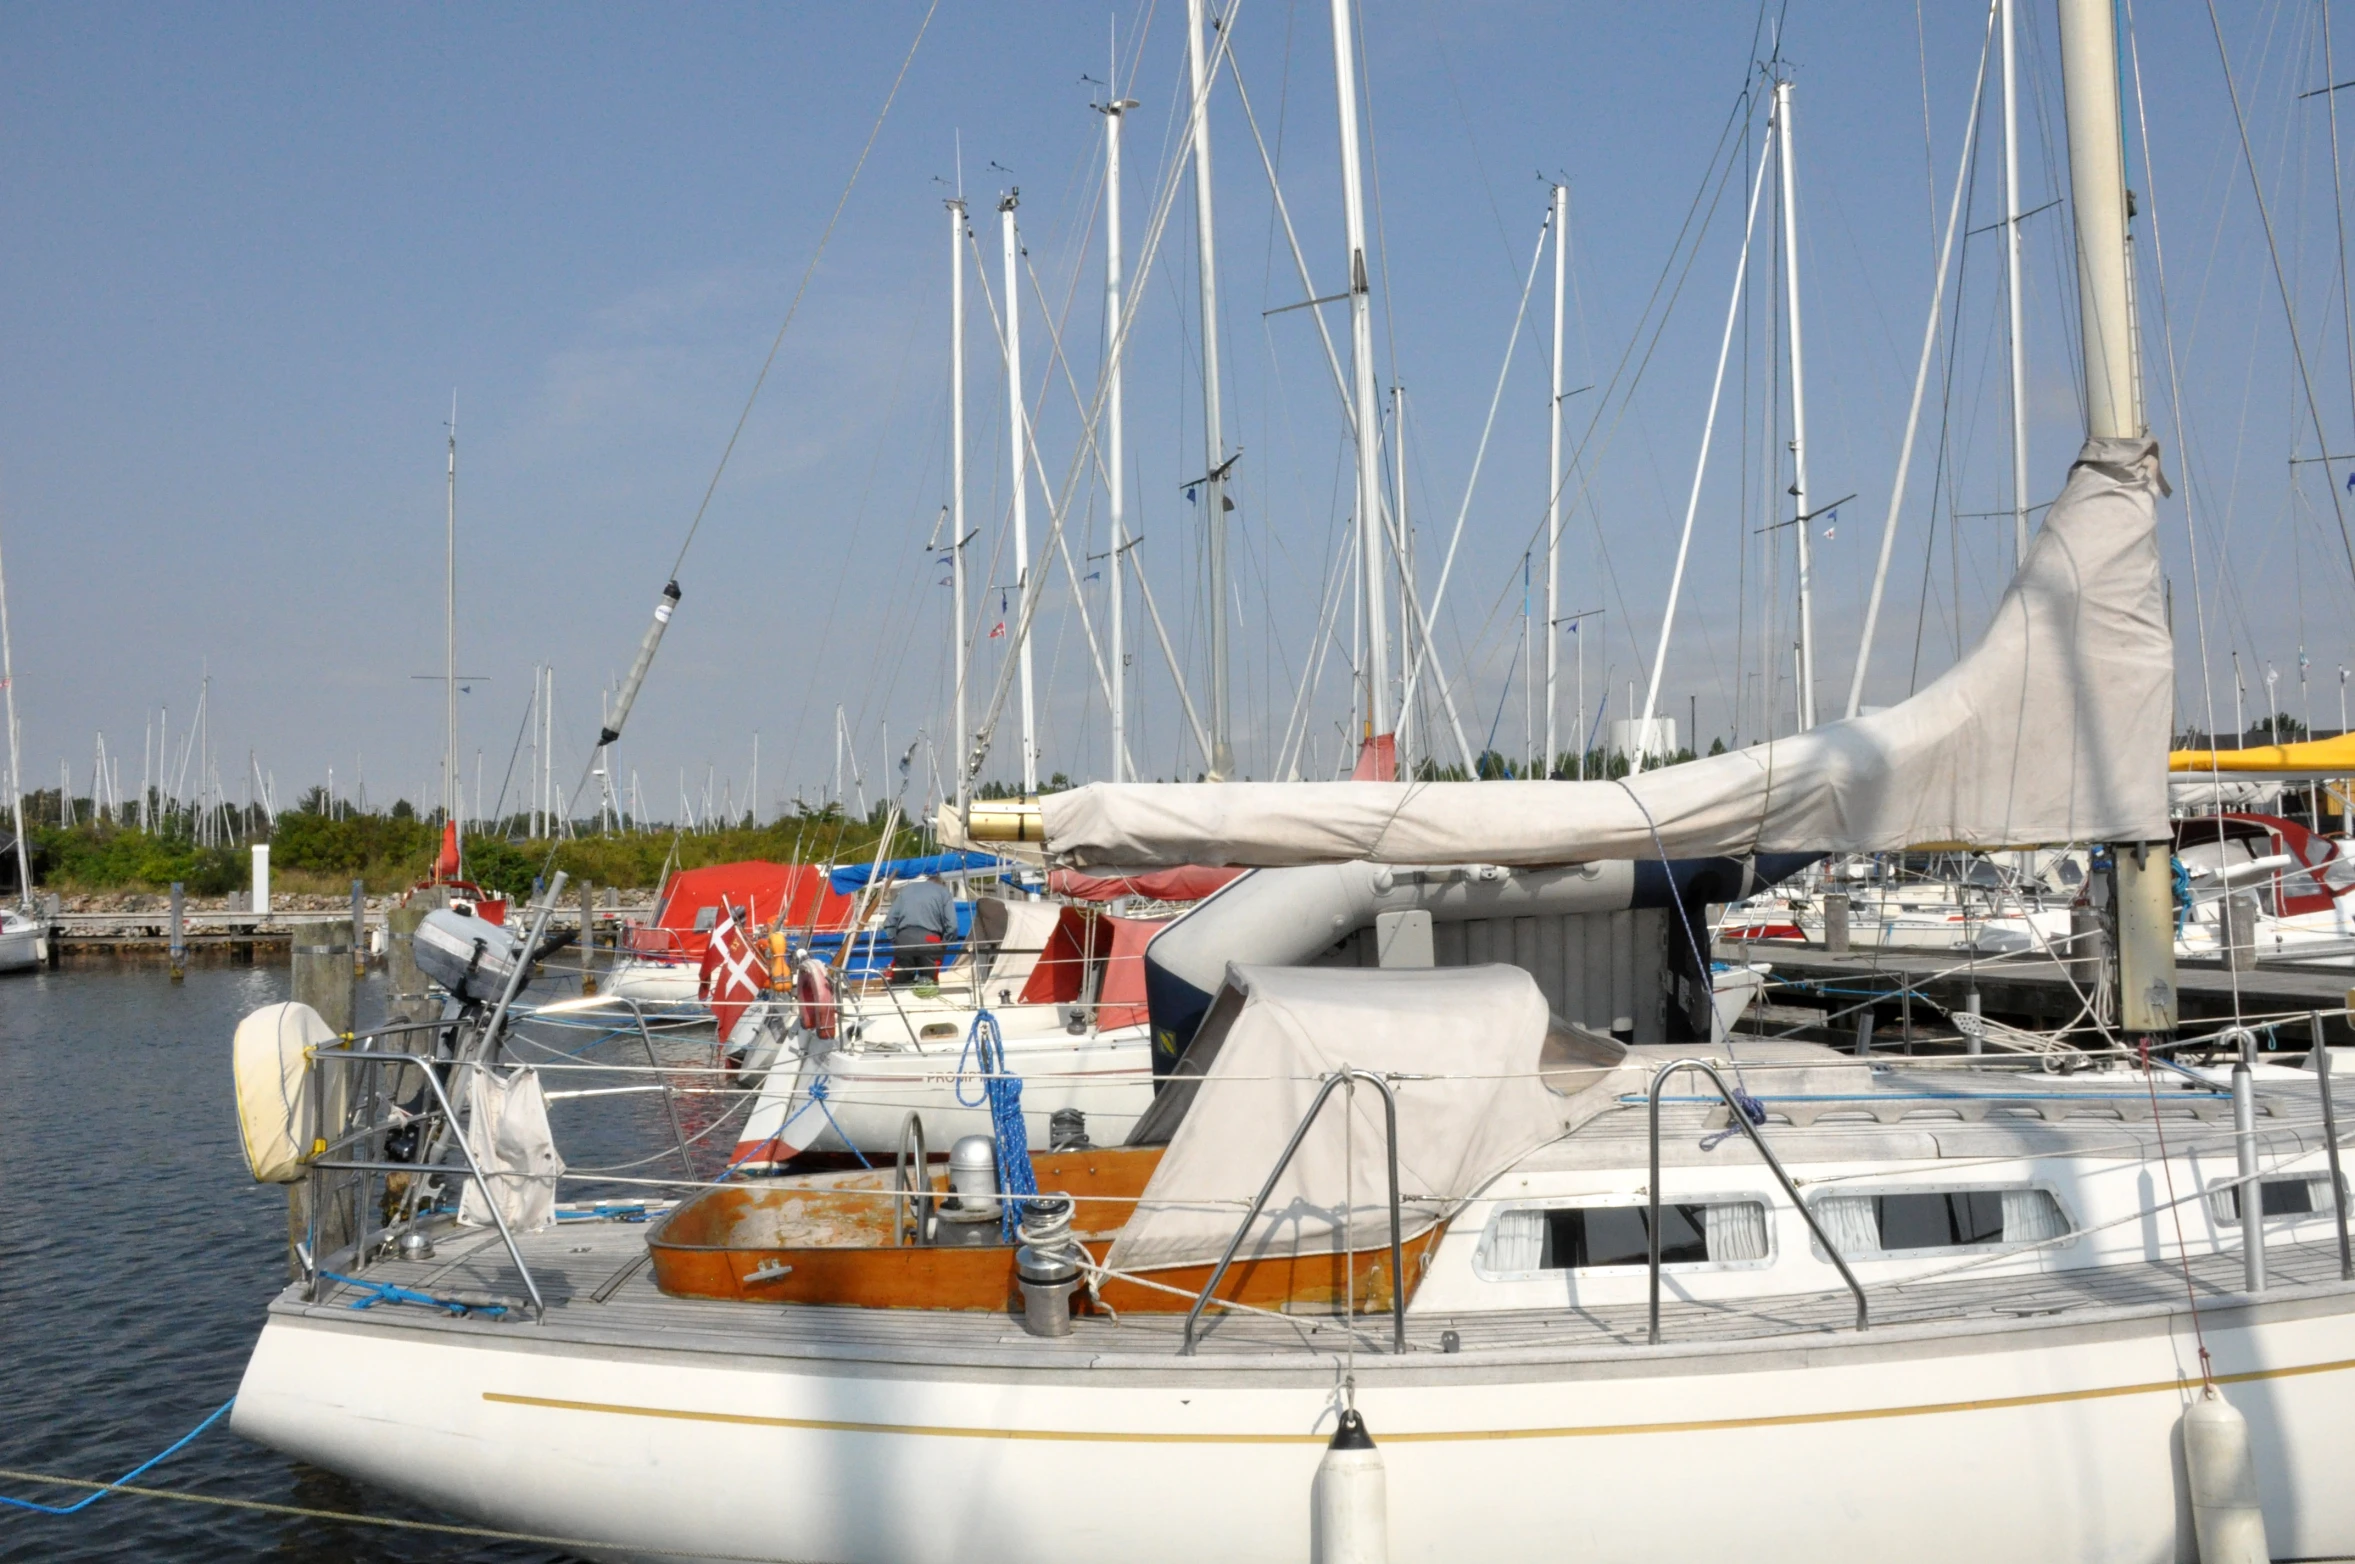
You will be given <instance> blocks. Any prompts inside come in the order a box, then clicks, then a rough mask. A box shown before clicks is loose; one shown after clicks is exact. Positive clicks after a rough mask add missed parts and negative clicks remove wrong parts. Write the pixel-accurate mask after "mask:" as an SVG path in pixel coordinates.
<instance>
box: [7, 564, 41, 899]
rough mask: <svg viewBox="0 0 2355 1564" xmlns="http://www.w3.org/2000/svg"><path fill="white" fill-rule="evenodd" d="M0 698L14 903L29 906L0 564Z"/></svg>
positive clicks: (12, 658)
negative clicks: (1, 700) (0, 699)
mask: <svg viewBox="0 0 2355 1564" xmlns="http://www.w3.org/2000/svg"><path fill="white" fill-rule="evenodd" d="M0 696H4V697H5V698H6V711H7V718H8V809H9V813H10V815H11V817H12V819H13V822H14V824H15V827H16V899H17V901H18V903H19V904H20V905H22V906H25V907H30V906H32V904H33V864H32V859H31V857H30V856H29V855H28V854H27V853H26V851H25V790H24V783H23V781H22V779H21V778H19V777H18V775H17V770H16V749H17V732H16V653H15V650H14V648H13V647H12V646H11V645H10V642H9V636H8V569H7V566H6V565H5V564H0Z"/></svg>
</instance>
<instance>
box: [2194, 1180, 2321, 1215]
mask: <svg viewBox="0 0 2355 1564" xmlns="http://www.w3.org/2000/svg"><path fill="white" fill-rule="evenodd" d="M2258 1187H2259V1188H2261V1189H2263V1190H2264V1191H2265V1195H2264V1203H2263V1204H2261V1205H2260V1206H2259V1207H2258V1208H2257V1209H2258V1210H2260V1211H2262V1212H2264V1213H2265V1215H2267V1216H2315V1215H2318V1214H2320V1213H2322V1212H2326V1211H2328V1210H2330V1208H2331V1205H2330V1175H2329V1174H2328V1173H2301V1174H2298V1175H2297V1176H2295V1177H2292V1178H2269V1179H2266V1180H2264V1181H2263V1182H2262V1183H2261V1184H2260V1185H2259V1186H2258ZM2208 1208H2209V1210H2210V1211H2212V1212H2213V1213H2214V1214H2215V1217H2216V1220H2217V1221H2219V1222H2237V1221H2239V1220H2240V1219H2241V1192H2240V1186H2239V1185H2237V1184H2235V1185H2228V1186H2227V1187H2225V1188H2223V1189H2219V1190H2216V1191H2214V1192H2212V1193H2211V1194H2210V1195H2209V1196H2208Z"/></svg>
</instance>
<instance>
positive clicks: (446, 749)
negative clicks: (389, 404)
mask: <svg viewBox="0 0 2355 1564" xmlns="http://www.w3.org/2000/svg"><path fill="white" fill-rule="evenodd" d="M442 704H443V712H444V722H445V726H444V729H443V737H442V823H443V824H444V825H445V826H453V827H454V826H456V825H457V823H458V393H457V392H456V391H452V392H451V393H450V484H449V525H448V529H447V531H446V532H445V533H444V535H443V540H442ZM460 851H461V852H463V851H464V848H463V847H461V848H460ZM459 862H460V864H461V866H463V864H464V862H465V860H464V859H463V858H461V859H460V860H459Z"/></svg>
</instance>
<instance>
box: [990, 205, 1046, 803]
mask: <svg viewBox="0 0 2355 1564" xmlns="http://www.w3.org/2000/svg"><path fill="white" fill-rule="evenodd" d="M1021 201H1022V192H1021V191H1020V190H1009V191H1007V192H1006V196H1005V199H1004V200H1002V201H1000V202H999V203H998V230H999V236H1000V238H1001V239H1002V240H1003V242H1004V247H1005V260H1006V438H1007V440H1008V441H1009V442H1011V445H1012V449H1013V460H1014V471H1013V474H1012V476H1013V479H1014V586H1015V591H1016V593H1017V595H1019V596H1021V597H1022V598H1023V600H1024V601H1026V602H1027V601H1028V599H1029V593H1030V479H1029V476H1028V474H1029V471H1030V468H1029V465H1028V463H1029V456H1030V414H1029V410H1028V409H1027V408H1025V407H1024V406H1023V405H1022V286H1021V281H1020V276H1021V259H1020V253H1021V246H1020V243H1019V241H1017V240H1016V238H1015V237H1014V208H1015V207H1016V206H1018V205H1020V204H1021ZM1014 655H1015V656H1016V657H1017V658H1019V659H1021V663H1022V792H1023V795H1024V796H1025V797H1031V796H1035V795H1036V794H1037V792H1038V717H1037V706H1036V701H1035V697H1034V694H1033V690H1032V685H1031V678H1030V635H1029V631H1028V629H1027V627H1025V629H1024V630H1023V633H1022V635H1021V644H1020V645H1019V646H1017V647H1015V649H1014Z"/></svg>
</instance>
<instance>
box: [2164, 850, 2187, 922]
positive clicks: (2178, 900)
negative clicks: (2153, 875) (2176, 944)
mask: <svg viewBox="0 0 2355 1564" xmlns="http://www.w3.org/2000/svg"><path fill="white" fill-rule="evenodd" d="M2167 867H2168V868H2169V869H2171V870H2173V871H2174V878H2175V937H2176V938H2177V939H2181V938H2183V925H2184V921H2185V920H2186V919H2188V918H2189V917H2190V916H2191V870H2189V869H2187V868H2185V867H2184V863H2183V860H2182V859H2180V858H2178V857H2176V856H2175V855H2174V854H2173V853H2169V854H2168V855H2167Z"/></svg>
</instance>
